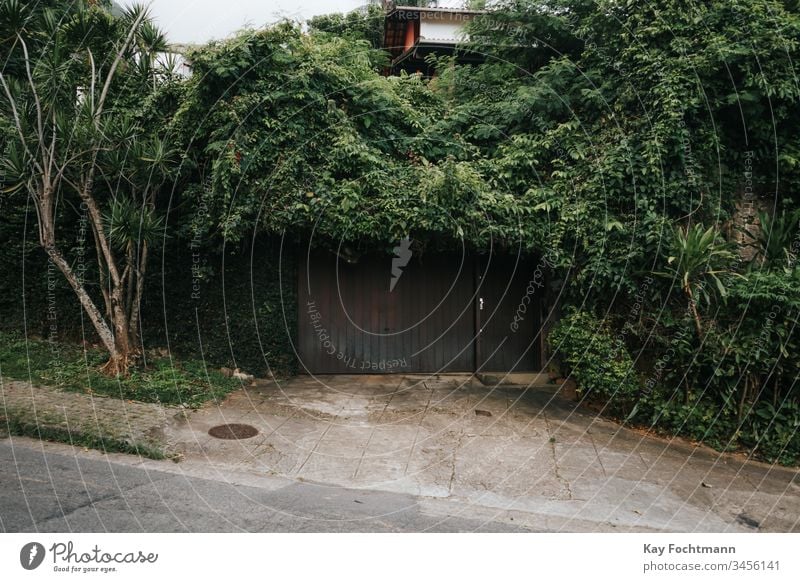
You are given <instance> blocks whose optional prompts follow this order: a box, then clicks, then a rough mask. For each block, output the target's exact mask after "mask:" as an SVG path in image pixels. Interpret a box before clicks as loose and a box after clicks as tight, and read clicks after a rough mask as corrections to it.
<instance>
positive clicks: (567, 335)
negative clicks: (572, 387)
mask: <svg viewBox="0 0 800 582" xmlns="http://www.w3.org/2000/svg"><path fill="white" fill-rule="evenodd" d="M548 342H549V344H550V346H551V348H552V349H553V351H554V352H555V354H556V355H557V356H558V357H559V358H560V359H561V361H562V363H563V364H565V366H566V368H567V369H566V370H565V372H567V373H568V374H569V376H570V377H572V378H573V379H574V380H575V382H576V384H577V385H578V389H579V390H580V393H581V394H582V395H587V396H588V395H592V396H594V397H600V398H604V399H607V400H609V401H610V402H611V403H612V406H613V407H614V408H620V407H624V406H626V405H627V404H628V403H629V402H630V400H631V397H632V396H633V395H634V394H635V393H636V391H637V389H638V384H637V377H636V373H635V370H634V367H633V361H632V360H631V356H630V354H629V353H628V350H627V348H626V347H625V344H624V342H623V341H622V339H621V338H619V337H615V336H613V335H612V332H611V329H610V326H609V325H608V323H607V322H605V321H602V320H599V319H598V318H596V317H595V316H594V315H592V314H590V313H587V312H583V311H576V310H572V311H570V312H568V313H567V314H565V316H564V317H563V318H562V319H561V320H560V321H559V322H558V324H556V326H555V327H554V328H553V330H552V331H551V332H550V334H549V337H548Z"/></svg>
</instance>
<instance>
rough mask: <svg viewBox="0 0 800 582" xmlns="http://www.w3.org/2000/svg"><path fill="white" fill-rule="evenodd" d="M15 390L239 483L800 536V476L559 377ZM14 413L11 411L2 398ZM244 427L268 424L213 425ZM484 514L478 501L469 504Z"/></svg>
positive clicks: (553, 521) (11, 392) (9, 396)
mask: <svg viewBox="0 0 800 582" xmlns="http://www.w3.org/2000/svg"><path fill="white" fill-rule="evenodd" d="M34 394H35V397H33V396H32V391H31V389H30V388H29V387H28V386H27V385H26V384H24V383H19V382H11V383H6V384H5V385H4V386H3V393H2V399H0V404H1V403H3V402H4V403H5V408H6V409H7V410H10V411H12V412H13V413H14V414H15V415H17V414H23V413H25V411H30V410H31V409H32V408H33V406H32V405H33V404H34V403H35V410H36V412H35V414H33V413H30V412H28V414H29V416H28V418H30V419H31V421H37V420H38V421H39V422H41V421H42V420H45V421H47V422H49V423H60V425H59V426H61V427H62V428H63V429H66V430H70V431H75V430H94V431H95V432H99V433H101V434H103V435H109V436H113V438H114V439H121V440H123V441H124V442H130V443H140V444H143V445H146V446H148V447H154V448H157V449H158V450H160V451H163V452H164V453H165V454H173V455H177V456H178V458H180V459H182V462H181V463H179V464H177V465H175V464H174V463H172V462H169V461H155V462H153V461H148V462H147V463H148V464H152V466H164V463H166V464H167V465H169V466H170V469H169V470H170V471H182V472H184V473H185V474H186V475H193V476H202V475H212V474H213V475H214V477H215V478H216V479H220V478H222V479H225V480H229V481H230V482H232V483H249V482H254V481H257V480H258V479H260V478H264V479H274V478H276V477H277V478H279V479H280V480H285V479H288V480H290V481H294V482H313V483H318V484H330V485H338V486H342V487H348V488H351V489H365V490H373V491H388V492H396V493H405V494H411V495H414V496H418V497H420V498H421V499H423V500H424V499H428V500H430V504H431V505H436V506H437V507H439V506H441V504H442V503H447V502H448V500H450V501H458V502H459V503H461V504H463V503H464V502H466V503H467V504H469V506H470V507H471V508H473V509H474V513H475V514H476V515H477V514H486V513H487V512H490V513H491V512H503V514H504V515H505V514H508V515H511V516H513V517H511V518H510V519H514V520H516V521H515V523H517V524H518V525H520V526H523V527H524V526H527V527H530V528H531V529H534V530H541V529H546V530H548V531H686V532H690V531H720V532H722V531H729V532H739V531H800V476H799V475H800V474H799V473H798V471H796V470H790V469H786V468H781V467H771V466H769V465H766V464H763V463H756V462H747V461H745V460H744V458H742V457H739V456H733V455H721V454H719V453H716V452H714V451H712V450H710V449H707V448H705V447H696V446H693V445H691V444H689V443H686V442H685V441H681V440H677V439H676V440H673V441H672V442H670V441H668V440H665V439H658V438H653V437H650V436H646V435H641V434H639V433H637V432H634V431H631V430H628V429H623V428H620V427H619V426H618V425H617V424H615V423H613V422H610V421H607V420H604V419H601V418H598V417H596V416H595V414H594V413H592V412H591V411H589V410H587V409H584V408H581V407H577V406H576V405H575V404H574V403H572V402H570V401H567V400H565V399H562V398H560V397H559V396H558V395H556V394H554V393H553V388H552V387H544V386H538V387H532V388H528V389H526V388H525V387H523V386H513V385H501V386H495V387H492V386H485V385H483V384H482V383H480V382H478V381H477V380H476V379H475V378H472V377H470V376H439V377H426V376H327V377H320V378H316V379H315V378H311V377H304V376H300V377H297V378H294V379H292V380H290V381H288V382H285V383H280V384H275V383H271V382H267V381H259V382H257V383H256V384H255V385H254V386H251V387H248V388H245V389H242V390H239V391H237V392H235V393H233V394H231V395H230V397H228V398H227V399H226V400H225V401H224V402H223V403H222V404H221V405H219V406H216V405H207V406H206V407H204V408H202V409H199V410H195V411H186V414H183V412H182V410H180V409H177V408H160V407H158V406H157V405H147V404H138V403H129V402H121V401H118V400H112V399H105V398H91V397H89V396H86V395H79V394H67V393H57V392H54V391H52V390H51V389H47V388H37V389H36V391H35V392H34ZM0 414H2V408H0ZM233 423H237V424H246V425H250V426H252V427H254V428H255V429H257V431H258V434H256V435H255V436H253V437H251V438H247V439H243V440H220V439H217V438H214V437H212V436H210V435H209V433H208V431H209V430H210V429H211V428H213V427H215V426H218V425H222V424H233ZM471 512H472V511H471Z"/></svg>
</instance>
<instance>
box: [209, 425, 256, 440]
mask: <svg viewBox="0 0 800 582" xmlns="http://www.w3.org/2000/svg"><path fill="white" fill-rule="evenodd" d="M208 434H210V435H211V436H212V437H214V438H218V439H228V440H233V439H249V438H251V437H254V436H256V435H257V434H258V429H257V428H256V427H254V426H250V425H249V424H221V425H219V426H215V427H213V428H211V429H209V430H208Z"/></svg>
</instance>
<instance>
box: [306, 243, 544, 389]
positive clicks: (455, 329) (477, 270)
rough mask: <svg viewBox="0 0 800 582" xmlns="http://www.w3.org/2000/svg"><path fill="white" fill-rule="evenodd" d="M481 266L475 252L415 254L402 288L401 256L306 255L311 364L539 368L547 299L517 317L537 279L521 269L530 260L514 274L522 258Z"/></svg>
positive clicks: (392, 369)
mask: <svg viewBox="0 0 800 582" xmlns="http://www.w3.org/2000/svg"><path fill="white" fill-rule="evenodd" d="M479 263H480V262H479V261H476V259H475V258H474V257H473V256H470V255H459V254H436V253H424V254H422V255H420V256H416V255H414V256H411V258H410V260H409V262H408V264H407V265H405V266H404V267H402V268H400V269H399V270H398V269H395V271H396V272H398V273H399V276H398V277H396V280H395V282H394V284H393V283H392V279H393V277H392V267H393V257H392V256H391V255H387V254H379V253H375V254H368V255H364V256H361V257H359V258H358V260H356V261H354V262H348V261H346V260H343V259H342V258H340V257H338V256H337V255H336V254H334V253H332V252H329V251H314V252H312V253H311V254H310V255H306V257H304V260H302V261H301V268H300V277H299V293H298V295H299V313H298V318H299V334H298V345H297V352H298V355H299V357H300V364H301V368H302V369H305V371H307V372H309V373H315V374H332V373H349V374H353V373H372V374H380V373H408V372H424V373H436V372H473V371H475V370H479V371H500V370H512V369H514V370H517V371H523V370H525V371H528V370H536V369H537V365H538V363H539V358H538V355H539V354H538V348H536V347H535V346H536V345H538V344H536V342H535V337H536V332H538V323H539V317H538V315H539V314H538V297H531V298H530V302H531V303H534V304H535V305H536V308H535V309H533V308H529V309H528V315H529V316H528V317H523V318H521V319H520V318H519V317H517V319H516V320H515V319H514V316H515V315H517V316H518V313H517V312H518V309H517V307H516V306H517V305H518V304H519V303H520V302H521V301H522V297H523V296H524V294H525V287H526V286H527V285H528V280H529V278H530V276H529V275H527V274H526V273H525V272H524V271H525V269H526V268H528V267H523V266H521V265H522V264H525V265H529V264H530V263H526V262H523V263H520V264H519V265H518V266H517V271H516V273H515V274H513V277H511V278H510V276H511V275H512V273H514V272H513V271H509V270H508V269H509V268H512V269H513V268H514V263H515V261H512V262H509V261H507V260H505V259H504V260H502V261H501V260H499V259H498V260H497V261H495V262H492V263H489V264H488V268H486V267H487V265H486V264H483V265H482V264H479ZM528 270H530V269H529V268H528ZM481 297H482V298H483V310H480V301H479V298H481ZM534 311H535V313H536V315H535V317H534V316H533V312H534ZM512 324H513V325H512ZM512 327H513V329H514V330H515V331H513V332H512ZM481 328H482V332H481V333H480V336H478V334H477V330H478V329H481ZM478 337H479V338H480V343H478V341H476V340H477V339H478ZM531 344H534V345H533V346H532V345H531Z"/></svg>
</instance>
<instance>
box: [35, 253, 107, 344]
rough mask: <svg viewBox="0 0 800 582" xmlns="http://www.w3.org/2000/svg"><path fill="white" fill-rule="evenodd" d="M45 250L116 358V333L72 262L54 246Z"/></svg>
mask: <svg viewBox="0 0 800 582" xmlns="http://www.w3.org/2000/svg"><path fill="white" fill-rule="evenodd" d="M45 252H46V253H47V256H48V257H50V260H51V261H53V264H55V265H56V267H58V270H59V271H61V273H62V274H63V275H64V278H65V279H66V280H67V282H69V284H70V286H72V289H73V290H74V291H75V294H76V295H77V296H78V300H79V301H80V303H81V306H82V307H83V309H84V311H86V314H87V315H88V316H89V320H90V321H91V322H92V325H94V328H95V330H96V331H97V335H98V336H100V341H102V342H103V345H104V346H105V348H106V350H108V353H109V354H110V355H111V358H112V359H114V358H116V357H117V354H118V350H117V345H116V343H115V341H114V334H113V332H112V331H111V329H110V328H109V327H108V324H107V323H106V322H105V320H104V319H103V315H102V314H101V313H100V310H99V309H98V308H97V306H96V305H95V304H94V301H92V298H91V297H89V294H88V293H87V292H86V289H84V287H83V285H81V283H80V281H79V280H78V277H77V275H76V274H75V272H74V271H73V270H72V267H71V266H70V264H69V263H68V262H67V261H66V259H64V257H63V255H62V254H61V252H60V251H59V250H58V249H57V248H56V247H54V246H48V247H46V248H45Z"/></svg>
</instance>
